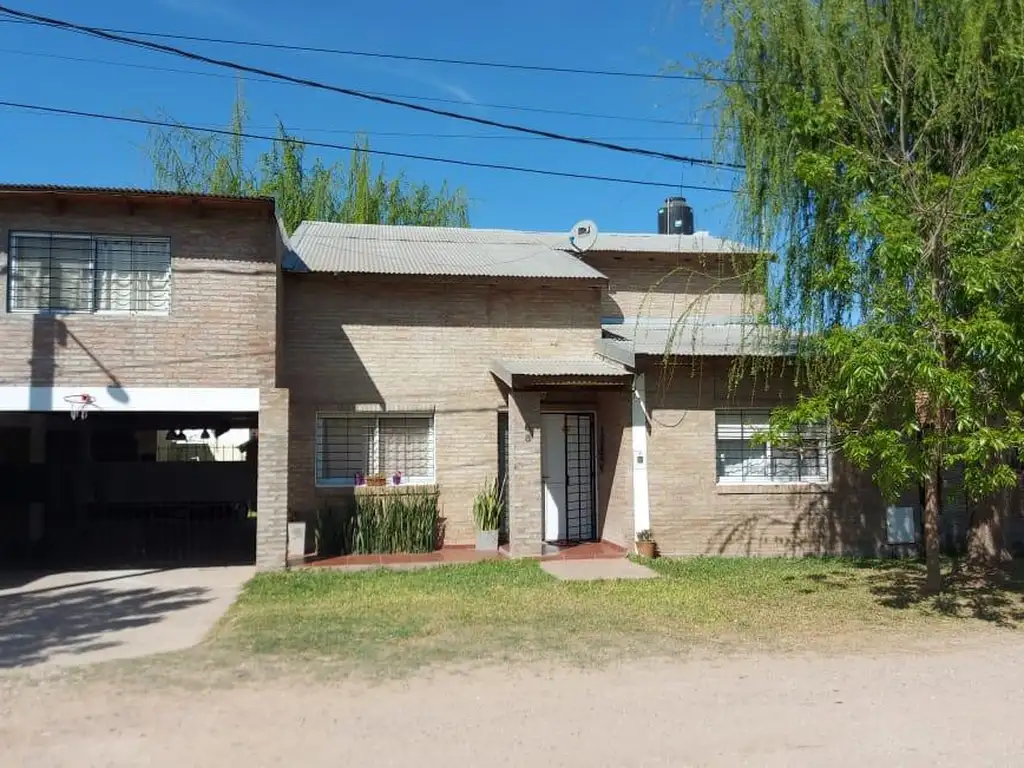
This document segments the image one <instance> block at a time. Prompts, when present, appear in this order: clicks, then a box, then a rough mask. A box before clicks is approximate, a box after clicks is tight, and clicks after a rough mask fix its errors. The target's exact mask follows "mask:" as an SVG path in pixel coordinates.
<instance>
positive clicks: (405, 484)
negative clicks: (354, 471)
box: [316, 478, 437, 491]
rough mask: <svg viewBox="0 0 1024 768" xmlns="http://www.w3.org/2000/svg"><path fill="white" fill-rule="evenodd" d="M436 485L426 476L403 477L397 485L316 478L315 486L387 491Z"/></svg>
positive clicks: (435, 482)
mask: <svg viewBox="0 0 1024 768" xmlns="http://www.w3.org/2000/svg"><path fill="white" fill-rule="evenodd" d="M436 485H437V481H436V480H433V479H429V480H428V479H426V478H411V479H403V480H402V482H400V483H399V484H398V485H395V484H394V483H388V484H386V485H367V484H366V483H363V484H362V485H356V484H355V483H353V482H352V481H351V480H337V481H332V480H317V481H316V487H317V488H337V489H339V490H343V489H348V490H350V491H388V490H394V489H395V488H431V487H434V486H436Z"/></svg>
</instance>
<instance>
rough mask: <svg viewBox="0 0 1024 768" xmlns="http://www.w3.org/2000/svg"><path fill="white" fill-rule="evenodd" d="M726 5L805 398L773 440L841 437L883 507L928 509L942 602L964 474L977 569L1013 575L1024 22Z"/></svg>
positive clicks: (958, 8) (950, 14) (1023, 321)
mask: <svg viewBox="0 0 1024 768" xmlns="http://www.w3.org/2000/svg"><path fill="white" fill-rule="evenodd" d="M712 5H713V7H714V8H715V10H716V11H717V12H718V18H719V20H720V21H721V22H722V24H723V27H724V30H725V32H726V33H727V36H728V37H729V38H730V40H731V43H732V45H731V50H730V52H729V54H728V55H727V56H726V57H725V59H724V60H722V61H718V62H708V66H709V68H712V67H713V68H714V72H715V74H717V75H719V76H720V78H721V79H719V80H716V81H715V82H716V83H717V87H718V95H719V98H720V101H719V106H720V108H721V116H722V123H721V129H722V132H723V133H722V139H723V143H722V146H723V147H726V148H727V149H729V150H730V151H735V152H736V154H737V155H738V158H739V160H740V162H742V163H744V164H745V166H746V174H745V176H744V181H743V187H742V193H741V196H740V200H741V205H740V219H741V222H742V224H743V227H744V230H745V232H744V234H745V235H746V236H747V237H748V238H749V239H750V240H752V241H754V242H757V243H758V244H759V246H760V250H761V251H763V252H764V253H765V256H764V257H763V258H764V259H765V264H764V269H765V270H769V271H770V272H771V273H772V275H773V277H774V279H773V280H772V287H771V289H770V290H769V295H768V302H767V304H768V306H767V310H766V312H765V315H764V320H765V321H766V322H769V323H772V324H774V325H781V326H783V327H785V328H787V329H789V330H790V331H791V332H792V333H793V335H794V337H795V338H797V339H798V340H799V350H800V353H799V355H798V363H797V366H796V368H797V371H798V384H799V385H800V387H801V391H802V392H804V393H805V394H804V395H803V396H802V397H801V399H800V400H799V402H798V404H797V405H795V406H794V407H787V408H780V409H778V411H777V412H776V413H775V414H774V415H773V431H775V432H776V434H777V435H779V436H781V433H782V431H784V430H785V429H787V428H791V427H792V426H794V425H795V424H797V423H801V422H807V421H816V420H822V419H827V420H829V421H830V422H831V424H832V426H833V428H834V430H835V439H836V445H837V448H839V449H840V450H841V451H842V452H843V453H844V454H845V456H846V457H847V458H848V459H850V460H851V461H853V462H854V463H855V464H856V465H858V466H860V467H862V468H864V469H867V470H870V471H871V472H872V474H873V476H874V478H875V480H876V481H877V482H878V484H879V485H880V487H881V488H882V490H883V492H884V493H885V494H886V496H887V497H889V498H894V497H895V496H896V495H898V494H899V493H900V492H901V491H904V490H906V489H908V488H913V487H914V486H915V485H920V486H921V487H922V488H923V491H924V500H925V503H924V514H923V518H924V525H923V528H924V544H925V558H926V562H927V588H928V589H929V590H936V589H939V588H940V587H941V575H940V569H939V560H938V553H939V531H938V515H939V509H940V504H941V499H940V472H941V470H942V469H944V468H948V467H952V466H956V465H960V466H963V467H964V470H965V490H966V493H967V494H968V495H969V498H970V499H972V510H973V513H972V520H971V530H970V534H969V552H970V554H971V556H972V558H974V560H975V562H978V561H985V562H986V564H991V563H992V562H994V561H1000V560H1003V559H1005V558H1006V557H1008V543H1007V536H1006V533H1007V525H1006V523H1007V520H1006V515H1007V513H1008V507H1009V503H1008V501H1009V491H1010V489H1011V488H1013V487H1014V486H1015V485H1016V484H1017V483H1018V472H1017V468H1016V464H1015V461H1014V457H1015V455H1016V451H1017V450H1019V449H1020V448H1021V447H1022V446H1024V429H1022V411H1024V252H1022V249H1024V4H1022V2H1021V0H927V1H925V0H867V1H866V0H720V1H719V2H714V3H712ZM773 254H774V255H775V256H774V257H775V258H777V260H778V261H777V263H776V264H774V265H772V264H770V263H769V260H770V259H771V258H773ZM742 364H743V365H744V366H747V367H748V370H749V369H750V368H751V367H753V368H756V367H758V366H762V367H763V366H765V365H767V364H766V363H763V362H755V361H751V360H746V361H742Z"/></svg>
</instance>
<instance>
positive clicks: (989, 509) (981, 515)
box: [967, 490, 1014, 570]
mask: <svg viewBox="0 0 1024 768" xmlns="http://www.w3.org/2000/svg"><path fill="white" fill-rule="evenodd" d="M1013 496H1014V493H1013V492H1012V491H1010V490H1003V491H999V492H998V493H995V494H993V495H992V496H989V497H987V498H985V499H983V500H981V501H980V502H978V504H977V505H976V507H975V508H974V510H972V514H971V528H970V531H968V534H967V562H968V564H969V565H971V566H974V567H979V568H984V569H986V570H987V569H991V568H998V567H1000V566H1003V565H1005V564H1006V563H1008V562H1010V560H1012V559H1013V553H1012V552H1011V551H1010V531H1009V528H1010V504H1011V500H1012V498H1013Z"/></svg>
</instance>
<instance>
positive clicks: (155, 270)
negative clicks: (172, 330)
mask: <svg viewBox="0 0 1024 768" xmlns="http://www.w3.org/2000/svg"><path fill="white" fill-rule="evenodd" d="M170 304H171V241H170V239H169V238H166V237H119V236H116V235H72V234H64V233H46V232H12V233H11V242H10V260H9V278H8V306H9V308H10V310H11V311H12V312H19V311H24V312H144V313H153V314H165V313H167V312H168V311H169V309H170Z"/></svg>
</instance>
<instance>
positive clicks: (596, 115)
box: [0, 19, 717, 129]
mask: <svg viewBox="0 0 1024 768" xmlns="http://www.w3.org/2000/svg"><path fill="white" fill-rule="evenodd" d="M0 21H2V22H14V21H15V20H14V19H0ZM0 52H2V53H13V54H16V55H18V56H33V57H36V58H43V59H57V60H59V61H75V62H80V63H85V64H104V65H107V66H112V67H126V68H129V69H142V70H148V71H150V72H170V73H172V74H179V75H195V76H197V77H215V78H218V79H222V80H242V81H244V82H250V83H271V84H274V85H294V83H285V82H281V81H280V80H272V79H270V78H268V77H246V76H245V75H226V74H221V73H220V72H201V71H200V70H197V69H179V68H177V67H158V66H155V65H153V64H136V63H134V62H129V61H111V60H110V59H94V58H88V57H85V56H62V55H60V54H56V53H43V52H42V51H19V50H15V49H12V48H4V49H0ZM367 93H373V94H374V95H375V96H391V97H393V98H396V99H412V100H413V101H429V102H433V103H436V104H462V105H465V103H466V102H465V101H464V100H459V99H443V98H440V97H434V96H411V95H408V94H402V93H386V92H382V91H367ZM474 106H477V107H484V108H486V109H504V110H508V111H511V112H534V113H537V114H541V115H564V116H568V117H585V118H588V119H591V120H619V121H623V122H630V123H650V124H652V125H672V126H679V127H686V128H711V129H714V128H716V127H717V126H715V125H714V124H713V123H698V122H688V121H685V120H668V119H665V118H657V117H636V116H635V115H608V114H602V113H600V112H574V111H571V110H564V109H549V108H547V107H530V106H524V105H522V104H488V103H485V102H474Z"/></svg>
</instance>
